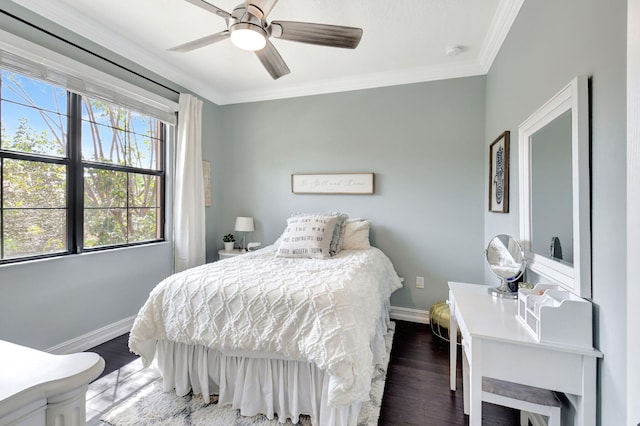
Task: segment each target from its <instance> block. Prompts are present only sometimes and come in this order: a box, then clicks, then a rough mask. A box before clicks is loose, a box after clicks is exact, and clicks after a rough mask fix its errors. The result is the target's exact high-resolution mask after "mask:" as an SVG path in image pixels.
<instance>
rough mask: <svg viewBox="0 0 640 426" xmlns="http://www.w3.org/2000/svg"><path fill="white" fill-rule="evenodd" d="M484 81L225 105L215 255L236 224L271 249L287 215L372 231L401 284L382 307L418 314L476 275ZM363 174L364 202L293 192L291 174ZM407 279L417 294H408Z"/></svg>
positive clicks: (481, 198)
mask: <svg viewBox="0 0 640 426" xmlns="http://www.w3.org/2000/svg"><path fill="white" fill-rule="evenodd" d="M484 87H485V78H484V77H473V78H464V79H456V80H447V81H439V82H432V83H423V84H413V85H405V86H397V87H388V88H381V89H374V90H364V91H354V92H345V93H338V94H330V95H321V96H312V97H303V98H294V99H287V100H276V101H268V102H257V103H250V104H240V105H231V106H225V107H223V108H222V132H223V138H222V140H223V146H222V157H223V158H224V164H223V170H224V172H223V175H222V181H223V184H222V199H221V200H220V202H221V203H222V204H223V214H222V217H221V218H219V219H220V220H219V221H218V222H216V223H217V226H216V225H215V224H211V225H210V227H209V228H208V233H207V235H208V238H207V240H208V241H209V242H210V241H211V239H212V237H211V236H212V235H213V236H214V237H213V239H214V241H215V243H216V247H217V248H220V247H222V235H223V234H224V233H227V232H231V231H232V230H233V225H234V218H235V217H236V216H244V215H249V216H253V217H254V218H255V220H256V227H257V230H256V232H254V233H253V234H252V235H250V240H254V241H262V242H264V243H269V244H270V243H272V242H273V241H274V240H275V239H276V238H277V237H278V236H279V235H280V233H281V232H282V231H283V230H284V228H285V227H286V218H287V217H288V216H289V215H290V214H291V213H293V212H296V211H333V210H337V211H342V212H345V213H347V214H349V215H350V216H351V217H364V218H368V219H370V220H371V221H372V223H373V231H372V241H373V243H374V244H375V245H376V246H377V247H379V248H381V249H382V250H383V251H384V252H385V253H387V255H388V256H389V257H390V258H391V260H392V261H393V263H394V265H395V267H396V270H397V271H398V273H399V274H400V275H401V276H403V277H405V279H406V282H405V287H404V288H402V289H400V290H398V291H397V292H396V293H395V294H394V295H393V296H392V304H393V305H396V306H402V307H406V308H416V309H422V310H428V309H429V307H430V305H431V304H433V303H435V302H437V301H441V300H444V299H445V298H446V295H447V280H461V281H477V280H479V279H481V278H482V268H483V266H482V265H483V261H484V260H483V253H482V244H483V242H482V239H483V231H482V229H483V225H482V220H483V217H482V209H483V205H484V204H483V202H484V191H483V188H484V187H485V179H484V165H483V162H482V161H479V159H481V158H482V157H483V135H484V103H485V96H484ZM320 172H374V173H375V179H376V182H375V186H376V188H375V194H374V195H295V194H292V193H291V188H290V175H291V173H320ZM416 276H423V277H425V287H426V288H425V289H416V287H415V280H416Z"/></svg>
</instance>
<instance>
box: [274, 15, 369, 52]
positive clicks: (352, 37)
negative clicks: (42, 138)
mask: <svg viewBox="0 0 640 426" xmlns="http://www.w3.org/2000/svg"><path fill="white" fill-rule="evenodd" d="M270 31H271V35H272V36H274V37H276V38H281V39H283V40H291V41H298V42H301V43H310V44H319V45H321V46H330V47H342V48H345V49H355V48H356V47H357V46H358V44H359V43H360V39H361V38H362V29H361V28H354V27H343V26H341V25H326V24H312V23H309V22H292V21H273V22H272V23H271V26H270Z"/></svg>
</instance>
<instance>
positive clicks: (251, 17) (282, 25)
mask: <svg viewBox="0 0 640 426" xmlns="http://www.w3.org/2000/svg"><path fill="white" fill-rule="evenodd" d="M185 1H187V2H189V3H191V4H193V5H195V6H198V7H201V8H202V9H204V10H206V11H208V12H211V13H213V14H215V15H218V16H220V17H221V18H224V20H225V21H226V23H227V29H226V30H224V31H221V32H219V33H216V34H211V35H208V36H205V37H202V38H199V39H197V40H193V41H190V42H188V43H184V44H181V45H179V46H175V47H172V48H171V49H169V50H171V51H174V52H189V51H192V50H195V49H199V48H201V47H204V46H208V45H210V44H213V43H217V42H219V41H222V40H226V39H227V38H230V39H231V42H232V43H233V44H234V45H236V46H237V47H239V48H241V49H244V50H249V51H253V52H255V54H256V56H257V57H258V59H259V60H260V62H262V65H263V66H264V67H265V68H266V70H267V72H269V74H270V75H271V77H273V79H274V80H277V79H278V78H280V77H282V76H284V75H287V74H289V73H290V72H291V71H290V70H289V67H287V64H286V63H285V62H284V60H283V59H282V57H281V56H280V53H278V51H277V50H276V48H275V46H274V45H273V44H271V42H270V41H269V37H275V38H279V39H283V40H290V41H297V42H301V43H309V44H317V45H321V46H329V47H341V48H346V49H355V48H356V47H357V46H358V44H359V43H360V39H361V38H362V29H361V28H354V27H344V26H340V25H326V24H314V23H308V22H293V21H271V22H267V20H266V18H267V15H268V14H269V12H271V9H273V7H274V6H275V4H276V3H277V2H278V0H245V2H244V3H242V4H239V5H238V6H236V7H235V9H233V12H232V13H229V12H227V11H225V10H223V9H220V8H219V7H217V6H214V5H212V4H211V3H209V2H207V1H205V0H185Z"/></svg>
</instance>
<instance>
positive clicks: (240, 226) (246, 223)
mask: <svg viewBox="0 0 640 426" xmlns="http://www.w3.org/2000/svg"><path fill="white" fill-rule="evenodd" d="M254 229H255V228H254V226H253V218H252V217H242V216H239V217H237V218H236V226H235V228H234V230H235V231H238V232H242V245H241V246H240V250H244V251H247V232H253V231H254Z"/></svg>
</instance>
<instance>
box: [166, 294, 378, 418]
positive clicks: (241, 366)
mask: <svg viewBox="0 0 640 426" xmlns="http://www.w3.org/2000/svg"><path fill="white" fill-rule="evenodd" d="M388 325H389V306H388V303H387V305H386V306H385V307H384V308H383V309H382V314H381V316H380V318H379V319H378V321H377V324H376V332H375V336H374V338H373V339H372V341H371V350H372V353H373V360H374V365H375V364H379V363H380V362H381V361H382V359H383V357H384V356H385V354H386V348H385V343H384V335H385V334H386V333H387V329H388ZM156 357H157V359H156V360H157V365H158V368H159V370H160V373H161V375H162V378H163V384H162V386H163V390H164V391H165V392H171V391H173V390H174V389H175V392H176V394H177V395H179V396H184V395H187V394H189V392H191V391H193V393H194V394H202V396H203V398H204V400H205V402H209V401H210V398H209V395H216V394H217V395H218V404H220V405H231V406H232V407H233V408H235V409H239V410H240V413H241V414H242V415H243V416H255V415H257V414H264V415H266V416H267V417H268V418H269V419H273V418H275V415H276V414H277V416H278V421H279V422H280V423H285V422H286V420H287V418H289V419H291V421H292V422H293V423H298V420H299V417H300V415H301V414H307V415H309V416H310V417H311V423H312V424H313V425H323V426H324V425H332V426H355V425H356V424H357V420H358V415H359V414H360V407H361V403H362V402H363V401H356V402H354V403H352V404H350V405H343V406H338V407H331V406H329V404H328V394H329V391H330V389H331V387H332V386H334V380H333V378H332V377H331V376H330V375H329V374H327V373H325V372H324V371H323V370H321V369H319V368H318V367H317V366H316V365H315V364H313V363H310V362H307V361H297V360H292V359H284V358H268V357H265V356H264V355H260V356H242V355H228V354H227V355H225V354H222V353H221V352H219V351H217V350H214V349H210V348H207V347H205V346H199V345H189V344H185V343H176V342H171V341H167V340H162V341H158V342H157V355H156Z"/></svg>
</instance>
